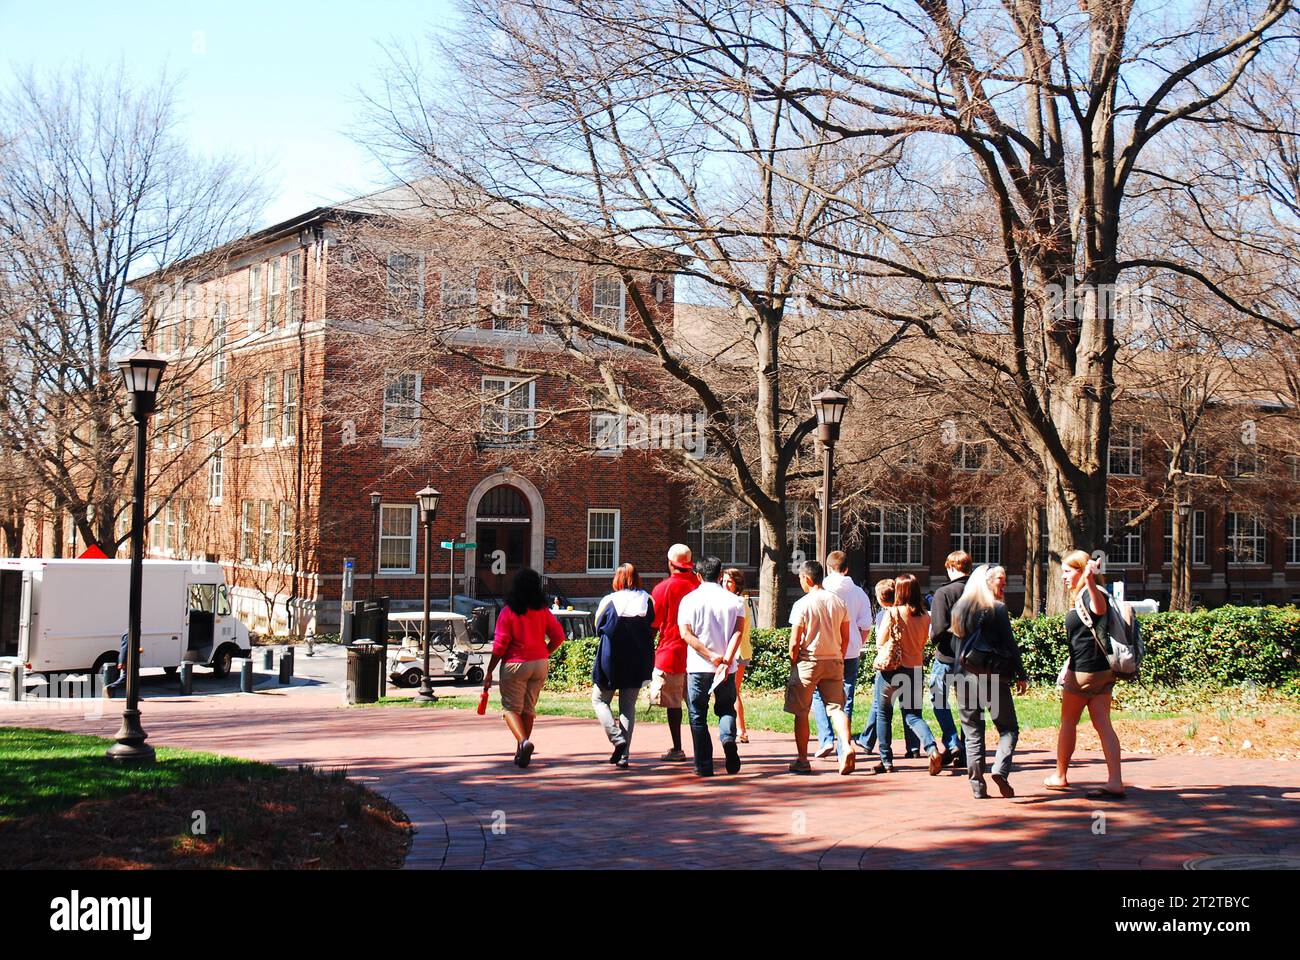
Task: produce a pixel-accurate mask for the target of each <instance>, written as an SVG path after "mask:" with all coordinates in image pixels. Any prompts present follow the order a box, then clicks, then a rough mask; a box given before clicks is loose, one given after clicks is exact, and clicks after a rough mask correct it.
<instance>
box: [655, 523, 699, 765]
mask: <svg viewBox="0 0 1300 960" xmlns="http://www.w3.org/2000/svg"><path fill="white" fill-rule="evenodd" d="M668 573H669V576H668V577H667V579H665V580H661V581H659V583H658V584H656V586H655V588H654V592H653V593H651V595H650V596H651V599H653V601H654V607H655V620H654V625H655V628H656V629H657V630H658V631H659V643H658V646H656V648H655V669H654V675H653V677H652V678H651V680H650V705H651V706H655V707H663V708H664V709H665V710H666V711H667V712H668V733H669V734H670V735H671V736H672V738H673V748H672V749H671V750H669V751H668V752H667V753H665V754H664V755H663V756H662V757H660V758H659V759H660V760H676V761H679V762H680V761H683V760H685V759H686V754H685V753H684V752H683V751H682V704H683V702H684V698H685V695H686V641H685V640H683V639H682V634H681V631H680V630H679V629H678V626H677V608H678V606H680V605H681V602H682V597H684V596H686V595H687V594H688V593H690V592H691V591H692V590H694V589H695V588H696V587H698V586H699V585H700V578H699V577H697V576H696V575H695V568H694V566H693V565H692V564H691V548H690V547H688V546H686V544H684V543H674V544H673V545H672V546H671V547H669V549H668Z"/></svg>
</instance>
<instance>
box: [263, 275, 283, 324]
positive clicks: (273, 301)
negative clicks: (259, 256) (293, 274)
mask: <svg viewBox="0 0 1300 960" xmlns="http://www.w3.org/2000/svg"><path fill="white" fill-rule="evenodd" d="M283 309H284V275H283V272H282V271H281V269H280V258H279V257H272V258H271V259H270V260H268V261H267V264H266V328H267V329H268V330H275V329H277V328H278V327H279V326H280V321H281V320H282V319H283V314H282V313H281V311H282V310H283Z"/></svg>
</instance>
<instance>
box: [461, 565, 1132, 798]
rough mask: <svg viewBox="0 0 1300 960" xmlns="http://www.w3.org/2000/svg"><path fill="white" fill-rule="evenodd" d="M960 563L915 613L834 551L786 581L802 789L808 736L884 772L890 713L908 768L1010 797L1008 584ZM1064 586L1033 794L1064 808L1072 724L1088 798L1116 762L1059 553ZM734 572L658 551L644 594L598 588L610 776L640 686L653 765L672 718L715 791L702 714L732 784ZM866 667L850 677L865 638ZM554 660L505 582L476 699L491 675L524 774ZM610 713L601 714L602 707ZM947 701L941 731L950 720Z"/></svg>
mask: <svg viewBox="0 0 1300 960" xmlns="http://www.w3.org/2000/svg"><path fill="white" fill-rule="evenodd" d="M972 567H973V562H972V560H971V557H970V555H969V554H967V553H965V552H964V551H961V550H958V551H954V552H953V553H951V554H949V556H948V558H947V562H946V570H947V573H948V578H949V582H948V583H947V584H945V585H944V586H942V587H941V588H939V589H938V590H937V591H936V592H935V594H934V596H933V597H932V598H931V602H930V605H929V609H927V607H926V603H925V598H924V597H923V596H922V593H921V586H920V583H919V582H918V581H917V579H916V578H915V577H914V576H912V575H911V574H902V575H900V576H898V577H895V578H892V579H888V580H882V581H880V582H879V583H877V584H876V585H875V590H874V592H875V598H876V607H878V610H877V609H876V608H873V604H872V602H871V598H870V597H869V596H868V595H867V593H866V591H864V590H863V589H862V588H861V587H860V586H859V585H858V584H856V583H854V581H853V579H852V578H851V577H850V576H849V573H848V563H847V557H846V556H845V554H844V553H843V552H842V551H839V550H837V551H834V552H832V553H831V554H829V555H828V556H827V557H826V563H825V565H824V566H823V564H821V563H819V562H818V561H815V560H811V561H808V562H806V563H804V564H803V565H802V566H801V567H800V569H799V584H800V586H801V588H802V590H803V596H802V597H800V598H799V599H798V600H797V601H796V602H795V604H794V606H793V608H792V609H791V611H790V628H791V629H790V642H789V651H788V652H789V660H790V672H789V679H788V681H787V684H786V689H785V704H784V707H785V710H786V712H787V713H790V714H792V715H793V717H794V741H795V757H794V759H793V760H791V761H790V764H789V768H788V769H789V771H790V772H791V773H793V774H810V773H812V772H813V769H814V768H813V764H812V761H811V760H810V758H809V742H810V740H811V739H812V736H813V732H814V729H815V732H816V737H817V748H816V752H815V754H814V757H815V758H817V759H826V760H833V761H834V762H835V763H836V764H837V766H838V770H839V772H840V774H843V775H848V774H851V773H853V772H854V771H855V770H856V769H857V752H856V751H857V748H859V747H860V748H861V749H862V750H864V751H865V752H866V755H867V756H868V757H870V756H872V755H873V754H874V755H875V756H876V757H877V758H878V759H877V762H876V763H875V764H874V765H872V766H871V767H870V770H869V772H870V773H872V774H876V775H886V774H891V773H893V772H894V771H895V763H894V752H893V736H892V730H893V714H894V710H895V708H896V707H897V708H898V709H899V710H900V711H901V713H902V719H903V728H904V736H905V750H906V756H907V757H909V758H913V757H915V758H919V757H922V756H924V757H925V758H926V760H927V764H928V770H929V773H930V775H931V776H935V775H937V774H939V773H940V772H941V771H942V770H943V768H944V767H950V768H952V769H953V770H954V771H960V770H962V769H964V770H965V771H966V773H967V776H968V778H969V781H970V787H971V792H972V794H973V796H974V797H975V798H977V799H983V798H985V797H988V796H989V783H988V782H989V780H991V781H992V783H993V786H994V787H995V788H996V789H997V791H998V793H999V794H1000V795H1001V796H1003V797H1013V796H1015V789H1014V787H1013V786H1012V785H1011V772H1012V761H1013V757H1014V754H1015V748H1016V742H1017V739H1018V736H1019V725H1018V723H1017V720H1016V708H1015V697H1016V696H1017V695H1023V694H1024V693H1025V691H1026V689H1027V685H1028V683H1027V675H1026V673H1025V668H1024V664H1023V662H1022V660H1021V656H1020V650H1019V648H1018V646H1017V644H1016V639H1015V634H1014V632H1013V630H1012V627H1011V618H1010V616H1009V614H1008V612H1007V608H1006V605H1005V603H1004V594H1005V589H1006V571H1005V570H1003V569H1002V568H1001V567H999V566H995V565H984V566H980V567H978V568H975V569H972ZM1062 577H1063V579H1064V581H1065V585H1066V588H1067V590H1068V592H1069V594H1070V596H1071V598H1072V599H1073V600H1074V606H1073V607H1072V608H1071V610H1070V612H1069V613H1068V614H1067V616H1066V633H1067V636H1068V638H1069V646H1070V654H1069V659H1068V661H1067V662H1066V664H1065V665H1064V666H1063V668H1062V671H1061V678H1060V680H1061V683H1060V685H1061V688H1062V704H1061V729H1060V733H1059V737H1058V743H1057V768H1056V771H1055V773H1054V774H1053V775H1052V776H1050V777H1048V778H1047V780H1045V781H1044V784H1043V785H1044V787H1045V788H1047V789H1049V790H1068V789H1070V783H1069V780H1068V777H1067V773H1068V768H1069V763H1070V760H1071V758H1072V756H1073V753H1074V747H1075V740H1076V730H1077V725H1078V722H1079V719H1080V718H1081V716H1082V712H1083V709H1084V707H1087V708H1088V713H1089V717H1090V718H1091V720H1092V723H1093V725H1094V727H1095V728H1096V730H1097V733H1098V735H1099V738H1100V739H1101V744H1102V748H1103V751H1104V753H1105V756H1106V763H1107V771H1108V776H1107V781H1106V784H1105V785H1104V786H1103V787H1102V788H1100V789H1099V790H1097V791H1093V793H1095V794H1099V795H1102V796H1106V797H1113V798H1115V797H1122V796H1123V795H1124V790H1125V788H1124V784H1123V780H1122V778H1121V775H1120V748H1119V741H1118V738H1117V737H1116V735H1115V731H1114V729H1113V727H1112V726H1111V724H1110V698H1111V690H1112V688H1113V686H1114V682H1115V677H1114V674H1113V673H1112V672H1111V671H1110V670H1109V664H1108V662H1107V659H1106V656H1105V649H1104V647H1102V646H1101V642H1100V641H1099V640H1098V635H1097V632H1096V631H1095V630H1094V629H1093V624H1094V623H1095V622H1097V621H1098V620H1099V619H1100V618H1104V617H1105V615H1106V610H1107V604H1108V603H1109V602H1110V600H1109V597H1108V595H1107V594H1106V592H1105V590H1104V589H1103V588H1102V584H1103V580H1102V577H1101V574H1100V572H1099V571H1098V567H1097V563H1096V561H1094V560H1092V559H1091V558H1090V557H1089V556H1088V554H1086V553H1084V552H1083V551H1075V552H1073V553H1071V554H1069V555H1068V556H1067V557H1065V559H1064V560H1063V561H1062ZM744 589H745V581H744V574H743V572H742V571H741V570H739V569H736V568H734V567H732V568H725V569H724V567H723V564H722V562H721V561H720V560H719V559H718V558H716V557H705V558H703V559H701V560H699V561H698V562H693V560H692V555H691V550H690V548H689V547H687V546H686V545H685V544H675V545H673V547H672V548H671V549H669V551H668V576H667V577H666V578H664V579H663V580H661V581H660V582H659V583H658V584H657V585H656V586H655V588H654V590H653V591H652V592H647V591H646V590H645V588H644V587H643V585H642V581H641V576H640V574H639V572H638V571H637V569H636V567H635V566H634V565H632V564H630V563H625V564H623V565H622V566H620V567H619V568H618V570H617V571H616V572H615V574H614V579H613V592H611V593H610V594H609V595H607V596H606V597H604V598H603V599H602V600H601V602H600V605H599V606H598V607H597V610H596V617H595V625H596V633H597V636H598V639H599V643H598V647H597V651H596V656H595V659H594V662H593V665H592V690H591V703H592V708H593V710H594V712H595V715H596V718H597V719H598V720H599V721H600V723H601V726H602V727H603V729H604V731H605V735H606V737H607V738H608V739H609V742H610V744H611V746H612V747H613V752H612V753H611V754H610V756H609V762H610V763H611V764H613V765H615V766H616V767H619V768H624V769H626V768H627V767H628V766H629V765H630V761H631V749H632V732H633V728H634V726H635V723H636V704H637V700H638V698H639V696H640V692H641V690H642V688H643V687H645V686H646V685H647V684H648V685H649V688H650V703H651V705H652V706H655V707H660V708H662V709H663V710H664V711H665V713H666V716H667V725H668V734H669V738H670V741H671V745H670V747H669V749H668V750H667V751H666V752H665V753H664V754H663V755H662V756H661V757H660V759H661V760H663V761H669V762H685V761H686V760H687V759H688V757H687V755H686V751H685V750H684V749H683V747H682V732H681V727H682V717H683V710H685V713H686V717H687V723H688V726H689V728H690V734H691V757H690V758H689V759H691V760H692V761H693V764H694V769H695V773H696V775H697V776H701V777H711V776H713V775H714V774H715V772H716V770H715V760H714V746H713V735H712V733H711V732H710V727H709V720H708V714H709V710H710V707H712V710H713V713H714V715H715V717H716V718H717V737H718V741H719V743H720V745H721V748H722V755H723V769H724V770H725V771H726V772H727V773H728V774H735V773H738V772H739V771H740V768H741V756H740V747H739V745H740V744H743V743H747V742H748V741H749V736H748V732H747V730H746V728H745V719H744V704H743V702H742V699H741V692H740V691H741V683H742V681H743V678H744V671H745V668H746V667H747V666H748V665H749V663H750V661H751V659H752V657H753V650H752V645H751V642H750V631H751V628H752V623H751V619H752V618H751V617H750V615H749V612H748V608H747V604H746V601H745V593H744ZM873 635H874V638H875V640H876V655H875V658H874V659H873V660H872V661H871V663H870V664H869V665H868V664H865V663H863V662H862V651H863V649H864V647H865V646H866V645H867V643H868V642H869V641H870V640H871V639H872V638H873ZM563 642H564V631H563V628H562V627H561V626H560V624H559V622H558V621H557V620H556V618H555V616H554V614H552V613H551V611H550V609H549V608H548V606H547V601H546V597H545V594H544V592H543V589H542V579H541V576H540V575H539V574H538V573H537V572H536V571H535V570H531V569H524V570H520V571H519V572H518V574H517V575H516V576H515V578H514V581H513V583H512V585H511V588H510V591H509V593H508V594H507V596H506V598H505V608H504V609H503V610H502V611H501V614H500V615H499V616H498V618H497V626H496V634H495V639H494V642H493V647H492V658H491V661H490V663H489V665H488V670H487V675H486V678H485V680H484V689H485V690H487V689H489V688H490V686H491V683H492V676H493V674H494V672H495V671H496V669H497V667H498V665H499V666H500V668H501V677H500V687H501V704H502V709H503V711H504V713H505V720H506V724H507V726H508V727H509V728H510V731H511V733H512V734H514V737H515V741H516V750H515V758H514V762H515V764H516V765H517V766H519V767H527V766H528V764H529V762H530V760H531V758H532V755H533V751H534V745H533V742H532V731H533V720H534V717H535V716H536V712H537V702H538V698H539V696H540V693H541V689H542V686H543V684H544V683H545V681H546V672H547V664H548V661H549V658H550V655H551V654H552V653H553V652H554V651H555V650H556V649H557V648H558V647H559V645H560V644H561V643H563ZM927 647H932V648H933V657H932V661H931V667H930V674H929V677H928V679H927V678H926V677H925V674H924V666H925V653H926V649H927ZM867 669H869V670H870V674H869V676H870V709H869V712H868V715H867V719H866V723H865V725H864V726H863V729H862V732H861V733H860V734H859V735H858V736H857V737H856V738H854V737H853V734H852V729H853V714H854V707H855V704H856V702H857V701H858V700H859V699H860V698H859V697H858V696H857V692H858V687H859V685H860V684H861V683H865V682H866V681H865V676H866V674H865V670H867ZM615 696H617V698H618V708H617V714H615V712H614V707H613V704H614V698H615ZM927 698H928V700H929V702H930V704H931V707H932V709H933V713H934V717H935V720H936V722H937V724H938V726H939V736H938V737H937V738H936V736H935V734H934V732H933V731H931V729H930V727H929V724H927V723H926V721H925V719H924V717H923V716H922V708H923V706H924V703H925V701H926V699H927ZM954 698H955V701H956V705H957V721H956V722H954V719H953V711H952V708H951V705H950V704H951V703H952V701H953V699H954ZM986 715H987V720H988V721H991V722H992V725H993V727H994V729H995V730H996V731H997V735H998V745H997V749H996V751H995V753H994V755H993V758H992V761H991V762H990V761H989V759H988V755H987V751H986V748H985V733H986Z"/></svg>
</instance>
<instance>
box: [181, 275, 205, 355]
mask: <svg viewBox="0 0 1300 960" xmlns="http://www.w3.org/2000/svg"><path fill="white" fill-rule="evenodd" d="M199 293H200V291H199V288H198V287H196V286H195V285H194V284H192V283H187V284H186V285H185V295H184V305H183V308H182V313H181V342H180V348H181V349H182V350H184V349H187V348H188V347H190V346H192V345H193V344H194V317H195V315H196V314H197V313H198V308H199Z"/></svg>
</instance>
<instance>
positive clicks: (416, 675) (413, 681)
mask: <svg viewBox="0 0 1300 960" xmlns="http://www.w3.org/2000/svg"><path fill="white" fill-rule="evenodd" d="M420 677H421V671H420V668H419V667H412V668H411V669H410V670H407V671H406V672H405V673H404V674H402V686H404V687H418V686H419V685H420Z"/></svg>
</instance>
